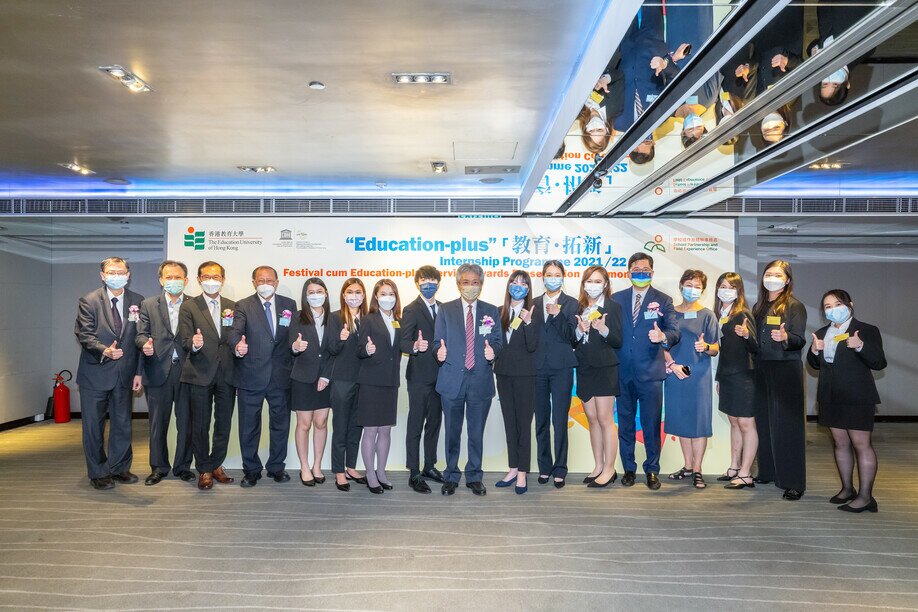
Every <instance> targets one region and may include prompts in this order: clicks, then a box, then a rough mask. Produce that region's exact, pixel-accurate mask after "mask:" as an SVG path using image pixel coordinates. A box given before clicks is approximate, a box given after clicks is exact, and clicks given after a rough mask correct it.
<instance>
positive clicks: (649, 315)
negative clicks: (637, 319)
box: [644, 310, 660, 321]
mask: <svg viewBox="0 0 918 612" xmlns="http://www.w3.org/2000/svg"><path fill="white" fill-rule="evenodd" d="M659 318H660V313H659V312H657V311H656V310H645V311H644V319H645V320H647V321H650V320H651V319H659Z"/></svg>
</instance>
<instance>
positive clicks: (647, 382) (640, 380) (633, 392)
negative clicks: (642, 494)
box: [612, 252, 681, 491]
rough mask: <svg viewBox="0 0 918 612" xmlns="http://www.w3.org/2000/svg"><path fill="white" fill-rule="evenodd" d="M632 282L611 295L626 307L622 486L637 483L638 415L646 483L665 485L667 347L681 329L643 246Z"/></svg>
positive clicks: (631, 262) (634, 259)
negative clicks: (658, 286)
mask: <svg viewBox="0 0 918 612" xmlns="http://www.w3.org/2000/svg"><path fill="white" fill-rule="evenodd" d="M628 275H629V277H630V279H631V287H630V288H628V289H625V290H623V291H617V292H616V293H614V294H613V295H612V299H613V300H615V301H616V302H617V303H618V305H619V306H620V307H621V325H622V336H623V340H622V347H621V348H620V349H617V351H618V358H619V362H620V365H619V379H620V387H621V396H620V397H619V398H618V401H617V402H616V409H617V412H618V441H619V448H620V452H621V456H622V467H624V468H625V473H624V475H623V476H622V486H625V487H630V486H633V485H634V483H635V471H636V469H637V463H635V460H634V446H635V442H636V437H637V432H636V431H635V429H636V428H635V418H636V417H639V418H640V421H641V430H642V431H643V433H644V449H645V450H646V454H647V457H646V459H645V460H644V465H643V468H644V473H645V474H646V476H647V487H648V488H649V489H650V490H652V491H656V490H657V489H659V488H660V478H659V473H660V448H661V446H662V440H661V439H660V423H661V421H662V419H663V380H664V379H665V378H666V361H665V359H664V356H663V350H664V349H668V348H672V347H674V346H676V344H678V343H679V340H680V338H681V333H680V332H679V326H678V322H677V317H676V311H675V309H674V308H673V299H672V298H671V297H669V296H668V295H666V294H665V293H663V292H662V291H658V290H657V289H656V288H654V287H652V286H651V282H652V281H653V257H651V256H650V255H648V254H647V253H642V252H638V253H635V254H634V255H632V256H631V257H629V258H628Z"/></svg>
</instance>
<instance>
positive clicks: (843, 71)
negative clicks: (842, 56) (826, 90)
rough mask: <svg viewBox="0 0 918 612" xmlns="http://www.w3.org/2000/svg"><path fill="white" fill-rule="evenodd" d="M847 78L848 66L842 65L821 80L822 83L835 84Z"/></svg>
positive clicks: (839, 83) (842, 82) (843, 81)
mask: <svg viewBox="0 0 918 612" xmlns="http://www.w3.org/2000/svg"><path fill="white" fill-rule="evenodd" d="M847 80H848V67H847V66H842V67H841V68H839V69H838V70H836V71H835V72H833V73H832V74H830V75H829V76H827V77H826V78H824V79H823V80H822V82H823V84H827V83H833V84H835V85H842V84H844V83H845V81H847Z"/></svg>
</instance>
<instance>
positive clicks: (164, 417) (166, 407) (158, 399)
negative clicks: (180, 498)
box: [146, 362, 191, 475]
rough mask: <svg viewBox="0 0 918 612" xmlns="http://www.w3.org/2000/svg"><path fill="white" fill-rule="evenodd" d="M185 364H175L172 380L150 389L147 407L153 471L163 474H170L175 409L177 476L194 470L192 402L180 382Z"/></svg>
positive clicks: (148, 387)
mask: <svg viewBox="0 0 918 612" xmlns="http://www.w3.org/2000/svg"><path fill="white" fill-rule="evenodd" d="M181 373H182V364H181V363H178V362H173V364H172V367H171V368H170V369H169V377H168V378H167V379H166V382H164V383H163V384H161V385H148V386H147V387H146V394H147V406H148V408H149V410H150V469H151V470H152V471H153V472H159V473H160V474H168V473H169V447H168V445H167V444H166V437H167V436H168V434H169V421H171V420H172V414H173V408H174V409H175V431H176V435H175V457H174V459H175V461H174V462H173V463H172V465H173V470H172V472H173V473H174V474H176V475H178V474H180V473H181V472H184V471H185V470H188V469H189V468H190V467H191V414H190V412H189V410H188V399H187V397H185V393H184V390H183V389H182V384H181V382H180V381H179V378H180V377H181Z"/></svg>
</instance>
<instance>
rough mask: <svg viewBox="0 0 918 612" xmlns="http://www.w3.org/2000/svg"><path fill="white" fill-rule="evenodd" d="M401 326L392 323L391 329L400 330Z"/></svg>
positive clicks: (395, 322)
mask: <svg viewBox="0 0 918 612" xmlns="http://www.w3.org/2000/svg"><path fill="white" fill-rule="evenodd" d="M401 328H402V326H401V325H399V324H398V321H392V329H401Z"/></svg>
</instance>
